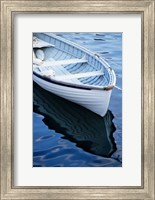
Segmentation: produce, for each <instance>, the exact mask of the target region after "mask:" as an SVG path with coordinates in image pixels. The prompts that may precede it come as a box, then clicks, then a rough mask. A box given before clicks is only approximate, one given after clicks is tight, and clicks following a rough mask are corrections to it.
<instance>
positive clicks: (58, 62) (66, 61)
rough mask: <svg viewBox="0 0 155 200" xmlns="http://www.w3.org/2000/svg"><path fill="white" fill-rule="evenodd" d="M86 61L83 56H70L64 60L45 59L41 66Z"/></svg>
mask: <svg viewBox="0 0 155 200" xmlns="http://www.w3.org/2000/svg"><path fill="white" fill-rule="evenodd" d="M86 62H88V61H87V60H86V59H85V58H80V59H79V58H72V59H66V60H57V61H55V60H52V61H45V62H44V64H43V66H45V67H48V66H62V65H69V64H77V63H86Z"/></svg>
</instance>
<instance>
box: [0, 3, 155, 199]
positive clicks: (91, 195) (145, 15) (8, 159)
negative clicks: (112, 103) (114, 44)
mask: <svg viewBox="0 0 155 200" xmlns="http://www.w3.org/2000/svg"><path fill="white" fill-rule="evenodd" d="M154 3H155V1H154V0H144V1H141V0H137V1H136V0H130V1H125V0H116V1H104V0H97V1H93V0H91V1H87V0H85V1H70V0H67V1H61V0H60V1H53V0H52V1H46V0H45V1H33V0H30V1H28V0H25V1H7V0H4V1H3V0H1V84H0V87H1V98H0V99H1V141H0V142H1V164H0V167H1V173H0V174H1V199H44V200H45V199H53V200H54V199H63V200H65V199H141V200H142V199H143V200H144V199H150V200H153V199H154V198H155V196H154V195H155V190H154V179H155V175H154V124H155V120H154V99H155V96H154V91H155V90H154V89H155V87H154V80H155V72H154V46H155V45H154V35H155V32H154V28H155V26H154ZM17 13H21V14H22V13H37V14H41V13H97V14H100V13H106V14H112V13H115V14H120V13H127V14H132V13H138V14H140V15H141V21H142V30H141V33H142V41H141V46H142V50H141V52H142V54H141V55H142V60H141V62H142V69H143V70H142V74H141V77H142V89H141V92H142V105H141V111H142V119H141V123H142V125H141V127H142V142H141V144H142V163H141V167H142V177H141V179H142V185H141V186H130V187H127V186H124V187H120V186H115V187H111V186H51V187H49V186H48V187H45V186H18V187H17V186H14V184H13V179H14V154H13V152H14V151H13V150H14V145H15V144H14V143H15V141H14V129H13V127H14V123H15V122H14V107H13V105H14V79H13V76H14V73H13V69H14V59H13V58H14V51H13V48H14V35H13V29H14V24H13V19H14V16H15V15H16V14H17Z"/></svg>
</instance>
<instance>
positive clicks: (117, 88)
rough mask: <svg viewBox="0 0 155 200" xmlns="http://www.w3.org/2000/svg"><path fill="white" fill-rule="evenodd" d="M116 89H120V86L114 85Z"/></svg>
mask: <svg viewBox="0 0 155 200" xmlns="http://www.w3.org/2000/svg"><path fill="white" fill-rule="evenodd" d="M114 87H115V88H116V89H118V90H120V91H122V89H121V88H120V87H118V86H116V85H115V86H114Z"/></svg>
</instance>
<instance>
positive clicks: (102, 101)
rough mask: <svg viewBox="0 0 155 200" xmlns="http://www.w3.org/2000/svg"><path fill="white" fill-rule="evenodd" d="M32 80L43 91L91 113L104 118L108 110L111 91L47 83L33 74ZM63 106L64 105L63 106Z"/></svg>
mask: <svg viewBox="0 0 155 200" xmlns="http://www.w3.org/2000/svg"><path fill="white" fill-rule="evenodd" d="M33 80H34V82H36V83H37V84H38V85H39V86H40V87H42V88H43V89H45V90H47V91H49V92H51V93H53V94H56V95H58V96H60V97H62V98H64V99H67V100H69V101H71V102H74V103H77V104H79V105H81V106H83V107H85V108H87V109H89V110H91V111H92V112H94V113H96V114H98V115H100V116H102V117H103V116H104V115H105V114H106V112H107V110H108V106H109V101H110V96H111V92H112V90H108V91H106V90H97V89H82V88H76V87H74V86H73V87H68V86H65V85H64V86H63V85H59V84H56V83H52V82H48V81H46V80H44V79H41V78H39V77H38V76H36V75H35V74H33ZM64 106H65V105H64Z"/></svg>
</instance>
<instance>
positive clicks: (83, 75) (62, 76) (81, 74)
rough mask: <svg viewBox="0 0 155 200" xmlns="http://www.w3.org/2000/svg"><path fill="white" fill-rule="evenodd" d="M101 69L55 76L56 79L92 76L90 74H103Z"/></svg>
mask: <svg viewBox="0 0 155 200" xmlns="http://www.w3.org/2000/svg"><path fill="white" fill-rule="evenodd" d="M103 74H104V73H103V71H102V70H99V71H93V72H85V73H78V74H66V75H58V76H55V79H56V80H69V79H77V78H84V77H92V76H101V75H103Z"/></svg>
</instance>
